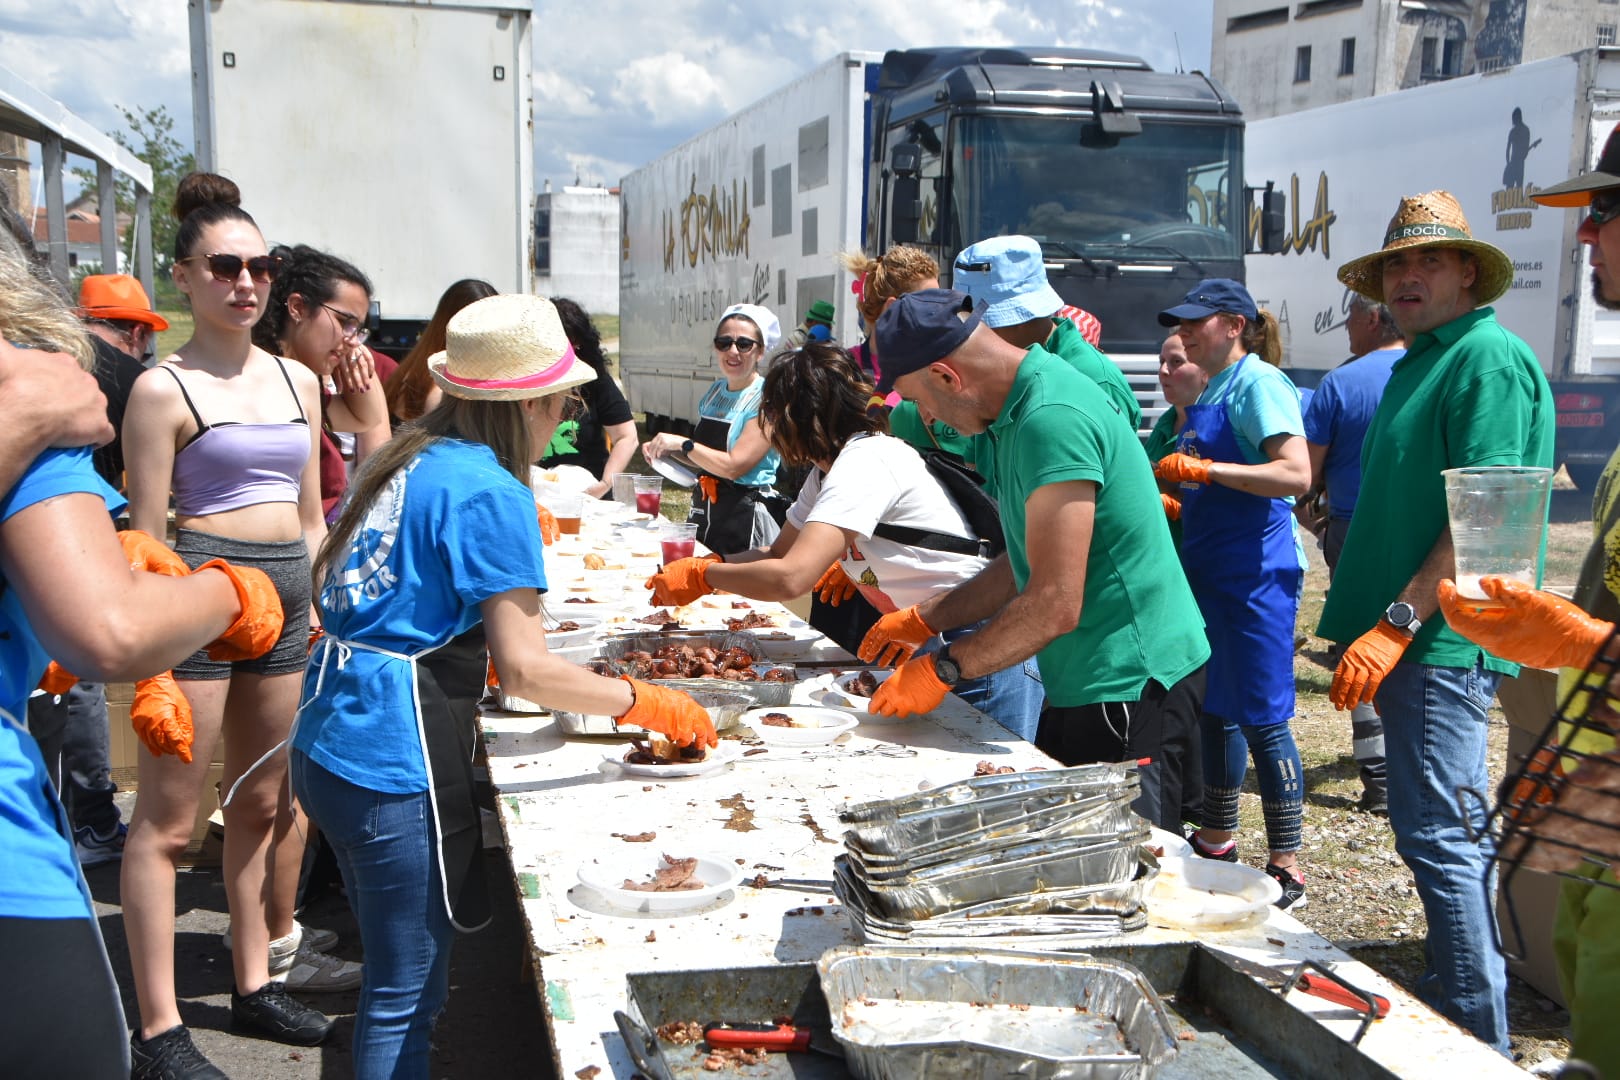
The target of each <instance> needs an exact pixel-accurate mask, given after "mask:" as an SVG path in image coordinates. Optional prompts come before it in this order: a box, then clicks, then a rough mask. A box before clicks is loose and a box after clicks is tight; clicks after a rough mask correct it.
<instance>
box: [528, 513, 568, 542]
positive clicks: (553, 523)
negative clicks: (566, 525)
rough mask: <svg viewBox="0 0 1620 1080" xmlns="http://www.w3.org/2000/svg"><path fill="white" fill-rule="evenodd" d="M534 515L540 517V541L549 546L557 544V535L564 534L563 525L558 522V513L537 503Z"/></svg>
mask: <svg viewBox="0 0 1620 1080" xmlns="http://www.w3.org/2000/svg"><path fill="white" fill-rule="evenodd" d="M534 516H535V517H537V518H539V519H540V542H541V543H542V544H545V545H546V546H548V547H549V546H551V545H552V544H555V543H556V542H557V537H559V536H561V535H562V526H561V525H559V524H557V515H556V514H553V513H552V512H551V511H550V510H547V509H546V508H545V507H543V506H541V505H540V504H539V503H535V504H534Z"/></svg>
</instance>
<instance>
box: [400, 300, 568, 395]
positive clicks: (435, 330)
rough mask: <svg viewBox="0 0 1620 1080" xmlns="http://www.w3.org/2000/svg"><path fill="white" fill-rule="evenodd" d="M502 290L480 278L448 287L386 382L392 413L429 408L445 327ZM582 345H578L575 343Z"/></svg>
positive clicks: (442, 346)
mask: <svg viewBox="0 0 1620 1080" xmlns="http://www.w3.org/2000/svg"><path fill="white" fill-rule="evenodd" d="M499 291H500V290H498V289H496V288H495V286H493V285H491V284H490V283H489V282H487V281H481V280H479V279H478V278H462V279H461V280H460V281H458V282H456V283H454V284H453V285H451V286H450V287H449V288H448V289H446V290H444V294H443V295H442V296H440V297H439V304H438V306H437V307H435V308H434V309H433V318H431V319H429V320H428V324H427V325H426V326H424V327H423V328H422V333H421V335H420V336H418V337H417V339H416V344H415V345H412V346H411V351H410V352H408V353H406V354H405V359H403V360H401V361H400V362H399V367H397V368H395V369H394V373H393V374H392V375H390V376H389V377H388V381H387V382H386V383H384V384H383V393H384V394H385V395H387V398H388V415H389V416H392V417H393V418H394V419H395V420H397V421H399V422H401V423H404V422H405V421H407V420H415V419H416V418H417V417H419V416H421V415H422V414H423V413H424V412H426V411H427V398H428V391H429V390H431V389H433V376H432V375H429V374H428V368H427V362H428V357H430V356H432V355H433V354H434V353H436V352H439V351H440V350H442V349H443V348H444V328H445V327H446V326H448V325H449V324H450V319H451V317H452V316H454V315H455V313H456V312H458V311H460V310H461V309H462V308H464V307H466V306H467V305H468V304H470V303H472V302H473V301H474V300H482V299H484V298H485V297H486V296H494V295H495V294H496V293H497V292H499ZM575 348H578V346H575Z"/></svg>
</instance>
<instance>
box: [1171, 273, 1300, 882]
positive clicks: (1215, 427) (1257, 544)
mask: <svg viewBox="0 0 1620 1080" xmlns="http://www.w3.org/2000/svg"><path fill="white" fill-rule="evenodd" d="M1159 322H1160V323H1161V324H1162V325H1164V326H1167V327H1168V326H1173V327H1177V328H1178V329H1177V334H1178V335H1179V336H1180V338H1181V342H1182V345H1183V347H1184V348H1185V349H1186V352H1187V359H1189V360H1191V361H1192V362H1193V363H1195V364H1197V365H1198V366H1199V367H1200V368H1203V369H1204V371H1205V372H1206V373H1207V374H1208V375H1209V385H1208V386H1207V387H1206V388H1205V389H1204V392H1203V393H1202V394H1200V395H1199V397H1198V400H1197V401H1196V402H1194V403H1193V404H1192V405H1189V406H1187V410H1186V411H1187V419H1186V423H1185V424H1184V425H1183V426H1182V429H1181V431H1180V433H1179V434H1178V435H1177V436H1176V452H1175V453H1173V454H1169V455H1167V456H1165V457H1164V458H1162V459H1161V460H1160V461H1159V463H1158V465H1157V466H1155V467H1154V472H1155V473H1156V474H1157V475H1158V477H1159V479H1160V480H1164V481H1168V482H1170V483H1172V484H1176V485H1179V488H1180V495H1181V536H1182V539H1181V563H1182V566H1183V568H1184V569H1185V570H1186V572H1187V584H1188V585H1190V586H1191V587H1192V591H1193V597H1194V598H1195V599H1196V600H1197V601H1198V607H1199V610H1200V611H1201V612H1202V613H1203V616H1204V626H1205V627H1206V630H1207V632H1208V634H1209V650H1210V656H1209V685H1208V690H1207V691H1206V693H1205V695H1204V710H1203V719H1202V725H1201V726H1202V729H1203V743H1204V801H1203V808H1202V813H1203V820H1202V822H1201V827H1200V828H1199V830H1198V831H1197V832H1196V833H1194V834H1193V847H1194V849H1195V850H1196V851H1197V852H1198V853H1199V854H1200V855H1203V856H1205V857H1206V858H1212V859H1222V860H1225V861H1227V862H1235V861H1237V847H1236V844H1235V843H1234V841H1233V839H1232V834H1233V832H1234V831H1235V830H1236V829H1237V823H1238V794H1239V792H1240V791H1241V790H1242V788H1243V775H1244V772H1245V771H1246V769H1247V765H1248V758H1249V755H1250V754H1253V755H1254V766H1255V776H1256V779H1257V780H1258V781H1259V784H1260V801H1261V804H1262V809H1263V810H1264V812H1265V821H1266V842H1267V847H1268V848H1269V849H1270V858H1269V859H1268V860H1267V864H1266V873H1268V874H1270V875H1271V877H1272V878H1273V879H1275V880H1276V882H1277V884H1278V885H1279V886H1280V887H1281V889H1282V897H1281V898H1280V899H1279V900H1278V901H1277V904H1278V906H1279V907H1285V908H1286V907H1289V906H1291V905H1297V904H1300V903H1301V902H1302V901H1303V899H1304V896H1305V879H1304V875H1302V874H1301V873H1300V871H1299V866H1298V861H1299V846H1300V829H1301V825H1302V822H1303V820H1304V796H1305V782H1304V776H1303V774H1302V772H1301V769H1300V763H1299V750H1298V748H1297V747H1296V746H1295V745H1294V736H1293V732H1292V731H1291V730H1290V729H1289V726H1288V725H1289V722H1290V721H1291V720H1292V719H1293V718H1294V623H1295V619H1296V618H1297V616H1298V614H1299V583H1300V578H1301V576H1302V571H1301V569H1300V564H1299V556H1298V553H1297V552H1296V550H1295V546H1294V517H1293V506H1292V499H1295V498H1298V497H1299V496H1301V495H1303V494H1305V492H1306V490H1308V489H1309V487H1310V484H1311V464H1310V457H1309V455H1308V454H1307V453H1306V450H1305V435H1304V431H1305V428H1304V423H1303V422H1302V420H1301V419H1300V413H1299V392H1298V391H1297V390H1295V389H1294V384H1293V383H1291V382H1289V381H1288V376H1286V375H1284V374H1283V373H1282V372H1281V371H1279V370H1278V369H1277V368H1276V367H1275V366H1274V365H1275V363H1276V361H1277V358H1278V357H1279V356H1280V354H1281V342H1280V341H1279V339H1278V332H1277V320H1276V319H1275V318H1274V317H1273V316H1271V315H1270V314H1268V313H1266V312H1263V311H1261V310H1260V309H1259V308H1258V307H1257V306H1256V305H1255V302H1254V299H1253V297H1251V296H1250V295H1249V291H1248V290H1247V289H1245V288H1244V287H1243V286H1242V285H1240V284H1238V283H1237V282H1235V281H1230V280H1228V279H1225V278H1214V279H1210V280H1206V281H1201V282H1199V283H1198V286H1197V287H1196V288H1194V289H1193V290H1192V291H1191V292H1189V293H1188V294H1187V295H1186V297H1185V298H1183V300H1182V302H1181V303H1180V304H1178V305H1176V306H1175V307H1173V308H1170V309H1169V310H1167V311H1162V312H1160V313H1159Z"/></svg>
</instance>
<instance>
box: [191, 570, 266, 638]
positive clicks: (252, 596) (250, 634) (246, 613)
mask: <svg viewBox="0 0 1620 1080" xmlns="http://www.w3.org/2000/svg"><path fill="white" fill-rule="evenodd" d="M204 570H218V571H220V572H222V573H223V574H224V575H225V576H226V577H228V578H230V579H231V584H232V585H233V586H234V587H235V588H236V598H237V600H238V601H240V602H241V604H242V613H241V614H240V615H238V616H237V617H236V621H235V622H233V623H231V625H230V627H229V628H228V629H227V630H226V631H225V632H224V633H223V634H221V635H220V636H219V637H218V638H216V639H215V640H214V643H213V644H212V645H210V646H208V658H209V659H210V660H252V659H254V658H255V657H259V656H263V655H264V654H265V653H267V652H269V651H270V649H271V648H272V647H273V646H274V645H275V643H276V640H277V639H278V638H280V637H281V627H282V621H283V618H284V616H283V615H282V611H281V597H280V596H278V595H277V594H276V587H275V585H274V584H272V583H271V581H270V578H269V577H268V576H267V575H266V574H265V572H264V571H263V570H256V569H254V568H253V567H251V566H232V565H231V564H230V563H228V562H226V561H225V560H224V559H209V560H208V561H207V562H205V563H203V564H202V565H201V566H199V567H197V569H196V573H199V574H200V573H202V572H203V571H204Z"/></svg>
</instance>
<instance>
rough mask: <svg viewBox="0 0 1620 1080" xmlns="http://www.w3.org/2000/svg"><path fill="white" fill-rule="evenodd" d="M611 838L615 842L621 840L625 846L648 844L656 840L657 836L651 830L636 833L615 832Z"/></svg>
mask: <svg viewBox="0 0 1620 1080" xmlns="http://www.w3.org/2000/svg"><path fill="white" fill-rule="evenodd" d="M613 838H614V839H615V840H623V841H624V842H625V843H627V844H650V843H652V842H653V841H654V840H656V839H658V834H657V833H656V832H653V831H651V830H648V831H647V832H637V833H623V832H616V833H614V834H613Z"/></svg>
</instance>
